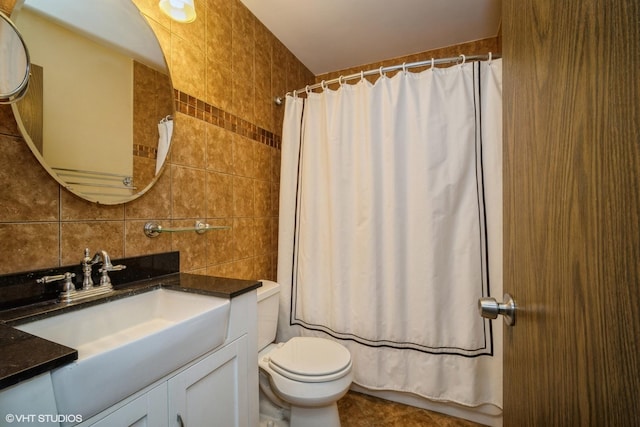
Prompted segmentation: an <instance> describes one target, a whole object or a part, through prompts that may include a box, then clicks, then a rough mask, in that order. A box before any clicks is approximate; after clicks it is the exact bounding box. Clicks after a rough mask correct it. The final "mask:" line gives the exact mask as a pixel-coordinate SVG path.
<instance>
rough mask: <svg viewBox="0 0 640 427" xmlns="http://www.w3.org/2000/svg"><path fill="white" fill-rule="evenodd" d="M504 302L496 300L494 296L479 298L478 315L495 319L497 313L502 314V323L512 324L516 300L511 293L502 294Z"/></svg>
mask: <svg viewBox="0 0 640 427" xmlns="http://www.w3.org/2000/svg"><path fill="white" fill-rule="evenodd" d="M504 301H505V302H498V301H496V299H495V298H480V299H479V300H478V311H479V312H480V316H482V317H484V318H486V319H496V318H497V317H498V315H500V314H501V315H503V316H504V323H506V324H507V325H509V326H513V325H515V323H516V302H515V301H514V300H513V298H511V295H509V294H504Z"/></svg>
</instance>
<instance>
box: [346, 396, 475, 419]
mask: <svg viewBox="0 0 640 427" xmlns="http://www.w3.org/2000/svg"><path fill="white" fill-rule="evenodd" d="M338 411H339V412H340V423H341V424H342V427H378V426H379V427H388V426H392V427H481V424H477V423H474V422H471V421H467V420H463V419H459V418H454V417H451V416H449V415H444V414H440V413H437V412H430V411H427V410H425V409H420V408H415V407H413V406H406V405H402V404H400V403H396V402H391V401H388V400H383V399H379V398H377V397H373V396H369V395H366V394H362V393H357V392H353V391H349V392H348V393H347V395H346V396H344V397H343V398H342V399H340V400H339V401H338Z"/></svg>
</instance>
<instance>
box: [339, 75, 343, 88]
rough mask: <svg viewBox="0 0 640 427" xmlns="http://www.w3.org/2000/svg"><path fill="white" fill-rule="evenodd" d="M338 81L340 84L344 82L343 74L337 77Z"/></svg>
mask: <svg viewBox="0 0 640 427" xmlns="http://www.w3.org/2000/svg"><path fill="white" fill-rule="evenodd" d="M338 83H340V86H342V85H343V84H344V76H340V77H338Z"/></svg>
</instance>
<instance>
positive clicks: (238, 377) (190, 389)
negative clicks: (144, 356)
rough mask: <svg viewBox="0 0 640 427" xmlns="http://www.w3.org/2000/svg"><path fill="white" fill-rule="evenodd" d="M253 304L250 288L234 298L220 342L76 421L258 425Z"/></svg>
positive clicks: (105, 425)
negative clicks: (224, 337) (157, 378)
mask: <svg viewBox="0 0 640 427" xmlns="http://www.w3.org/2000/svg"><path fill="white" fill-rule="evenodd" d="M256 308H257V301H256V292H255V291H252V292H248V293H246V294H244V295H241V296H238V297H236V298H234V299H233V300H232V301H231V314H230V316H231V317H230V319H229V332H228V337H227V340H226V341H225V344H224V345H223V346H222V347H219V348H217V349H215V350H213V351H211V352H210V353H207V354H206V355H204V356H202V357H200V358H199V359H197V360H196V361H194V362H191V363H190V364H188V365H186V366H184V367H183V368H181V369H178V370H177V371H175V372H173V373H171V374H170V375H168V376H167V377H165V378H163V379H161V380H160V381H158V382H156V383H155V384H153V385H151V386H149V387H147V388H145V389H144V390H141V391H140V392H138V393H136V394H134V395H133V396H131V397H129V398H128V399H126V400H125V401H123V402H120V403H118V404H116V405H114V406H113V407H111V408H109V409H107V410H105V411H103V412H101V413H100V414H98V415H96V416H93V417H91V418H90V419H88V420H85V421H84V422H83V423H82V424H80V426H82V427H85V426H94V427H112V426H119V427H120V426H136V427H140V426H150V427H173V426H177V427H182V426H184V427H205V426H213V425H215V426H223V427H253V426H256V425H258V371H257V360H258V356H257V318H256ZM176 351H180V349H176ZM158 357H162V355H158ZM150 363H153V362H152V361H150ZM114 381H117V379H116V378H114Z"/></svg>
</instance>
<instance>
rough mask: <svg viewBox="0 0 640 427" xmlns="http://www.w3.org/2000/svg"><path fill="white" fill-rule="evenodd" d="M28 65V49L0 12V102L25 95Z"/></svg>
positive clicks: (7, 101)
mask: <svg viewBox="0 0 640 427" xmlns="http://www.w3.org/2000/svg"><path fill="white" fill-rule="evenodd" d="M29 65H30V64H29V50H28V49H27V46H26V45H25V44H24V41H23V39H22V37H21V36H20V32H19V31H18V29H17V28H16V27H15V26H14V25H13V22H11V20H10V19H9V17H7V16H6V15H5V14H4V13H2V12H0V104H11V103H13V102H16V101H17V100H19V99H20V98H22V97H23V96H24V95H25V93H26V92H27V88H28V84H29Z"/></svg>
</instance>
